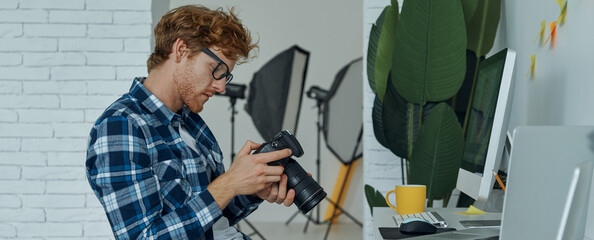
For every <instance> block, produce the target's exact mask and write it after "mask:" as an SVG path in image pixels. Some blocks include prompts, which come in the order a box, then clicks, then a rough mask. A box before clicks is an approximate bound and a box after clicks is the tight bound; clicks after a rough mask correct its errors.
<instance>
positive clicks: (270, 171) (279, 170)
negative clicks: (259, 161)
mask: <svg viewBox="0 0 594 240" xmlns="http://www.w3.org/2000/svg"><path fill="white" fill-rule="evenodd" d="M283 171H285V168H283V167H281V166H266V167H265V170H264V175H269V176H280V175H281V174H283Z"/></svg>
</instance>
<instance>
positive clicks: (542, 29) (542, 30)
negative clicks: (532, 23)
mask: <svg viewBox="0 0 594 240" xmlns="http://www.w3.org/2000/svg"><path fill="white" fill-rule="evenodd" d="M546 27H547V21H545V20H542V21H541V22H540V30H538V35H536V39H534V43H536V40H538V38H540V42H541V43H542V41H544V34H545V28H546Z"/></svg>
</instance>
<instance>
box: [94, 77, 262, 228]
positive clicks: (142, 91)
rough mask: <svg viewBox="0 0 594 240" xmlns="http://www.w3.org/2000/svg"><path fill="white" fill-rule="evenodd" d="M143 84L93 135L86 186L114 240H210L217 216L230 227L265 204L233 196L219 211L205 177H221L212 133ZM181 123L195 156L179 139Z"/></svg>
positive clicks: (107, 115) (114, 106)
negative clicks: (98, 203)
mask: <svg viewBox="0 0 594 240" xmlns="http://www.w3.org/2000/svg"><path fill="white" fill-rule="evenodd" d="M145 79H146V78H136V79H134V82H133V83H132V87H131V88H130V92H129V93H127V94H124V95H123V96H122V97H121V98H120V99H118V100H117V101H115V102H114V103H113V104H112V105H110V106H109V107H108V108H107V109H106V110H105V112H104V113H103V114H102V115H101V116H100V117H99V119H98V120H97V122H95V125H94V126H93V128H92V129H91V133H90V138H89V148H88V150H87V162H86V170H87V178H88V180H89V184H90V185H91V187H92V188H93V191H94V192H95V195H96V196H97V198H99V201H100V202H101V204H102V205H103V207H104V209H105V212H106V213H107V218H108V219H109V223H110V224H111V228H112V230H113V233H114V235H115V237H116V238H117V239H139V238H142V239H213V234H212V230H211V227H212V225H213V224H214V223H215V222H216V221H217V220H218V219H219V218H221V216H223V215H224V216H225V217H227V218H228V219H229V224H230V225H234V224H235V223H237V222H238V221H239V220H241V219H243V218H245V217H246V216H247V215H249V214H250V213H251V212H253V211H254V210H255V209H256V208H257V207H258V205H259V204H260V203H261V202H262V200H261V199H256V198H253V197H251V196H237V197H235V198H233V200H231V202H230V203H229V205H228V206H227V207H226V208H225V209H223V210H222V211H221V209H220V208H219V207H218V205H217V203H216V202H215V201H214V199H213V197H212V195H211V194H210V192H209V191H208V190H207V189H206V187H207V186H208V184H210V182H211V179H209V178H208V176H207V172H206V171H212V172H211V175H212V177H213V179H214V178H216V177H218V176H220V175H221V174H222V173H224V172H225V168H224V166H223V163H222V160H223V155H222V153H221V150H220V148H219V145H218V143H217V141H216V139H215V138H214V136H213V134H212V132H211V131H210V129H209V128H208V126H207V125H206V123H205V122H204V121H203V120H202V118H201V117H200V116H199V115H198V114H196V113H192V112H191V111H190V110H189V109H187V108H186V107H184V108H183V109H182V110H180V112H179V113H178V114H176V113H174V112H172V111H171V110H169V108H167V107H166V106H165V105H164V104H163V103H162V102H161V101H160V100H159V99H157V97H156V96H155V95H153V94H152V93H151V92H150V91H149V90H148V89H146V88H145V87H144V86H143V85H142V82H143V81H144V80H145ZM180 124H181V125H183V126H184V127H185V128H186V129H187V130H188V132H189V133H190V134H191V135H192V136H193V137H194V138H195V139H196V142H195V143H194V144H196V145H195V147H196V148H197V149H198V150H199V152H195V151H193V150H191V148H190V147H188V145H186V143H185V142H184V141H183V140H182V139H181V138H180V135H179V131H178V128H179V127H180ZM206 164H208V165H209V166H211V167H210V168H207V167H206ZM209 169H212V170H209Z"/></svg>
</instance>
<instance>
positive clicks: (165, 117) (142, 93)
mask: <svg viewBox="0 0 594 240" xmlns="http://www.w3.org/2000/svg"><path fill="white" fill-rule="evenodd" d="M145 80H146V77H136V78H134V82H133V83H132V86H131V87H130V95H132V96H133V97H134V98H136V99H138V101H139V102H140V104H142V106H144V107H145V108H146V109H147V110H148V111H149V112H150V113H152V114H153V115H154V116H155V118H157V120H158V121H160V122H161V123H162V124H163V125H168V124H169V123H170V122H172V120H174V121H173V124H174V125H177V126H179V122H180V121H179V120H180V116H179V115H178V114H176V113H174V112H173V111H171V110H170V109H169V108H168V107H167V106H165V104H164V103H163V102H161V100H159V98H157V96H155V95H154V94H153V93H152V92H151V91H149V90H148V89H147V88H146V87H145V86H144V85H143V83H144V81H145ZM174 118H175V119H174ZM177 126H174V127H177Z"/></svg>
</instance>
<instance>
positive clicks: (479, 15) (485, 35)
mask: <svg viewBox="0 0 594 240" xmlns="http://www.w3.org/2000/svg"><path fill="white" fill-rule="evenodd" d="M500 14H501V0H482V1H479V2H478V6H477V7H476V11H475V13H474V15H473V16H472V18H471V19H470V21H468V23H467V25H466V31H467V37H468V49H470V50H472V51H473V52H475V53H476V54H477V57H480V56H485V55H486V54H487V53H488V52H489V51H490V50H491V48H492V47H493V42H494V41H495V34H496V33H497V25H498V24H499V18H500Z"/></svg>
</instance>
